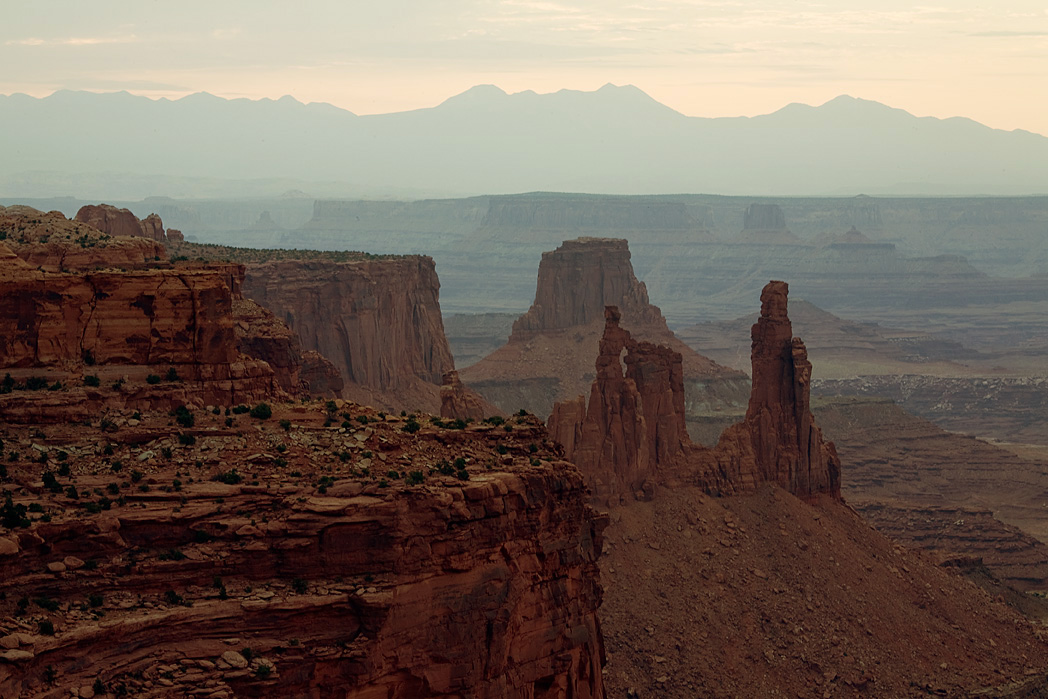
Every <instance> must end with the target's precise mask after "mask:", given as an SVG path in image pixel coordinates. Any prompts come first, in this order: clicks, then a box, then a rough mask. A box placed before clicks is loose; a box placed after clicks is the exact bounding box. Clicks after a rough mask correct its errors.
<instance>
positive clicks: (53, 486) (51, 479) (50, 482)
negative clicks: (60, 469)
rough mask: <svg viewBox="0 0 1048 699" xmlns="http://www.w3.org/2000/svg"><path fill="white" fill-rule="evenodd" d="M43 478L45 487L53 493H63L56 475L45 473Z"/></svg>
mask: <svg viewBox="0 0 1048 699" xmlns="http://www.w3.org/2000/svg"><path fill="white" fill-rule="evenodd" d="M41 478H42V479H43V481H44V487H45V488H47V489H48V490H50V491H51V492H52V493H59V492H61V491H62V485H61V484H60V483H59V482H58V479H57V478H55V474H53V473H51V472H50V471H44V473H43V475H42V476H41Z"/></svg>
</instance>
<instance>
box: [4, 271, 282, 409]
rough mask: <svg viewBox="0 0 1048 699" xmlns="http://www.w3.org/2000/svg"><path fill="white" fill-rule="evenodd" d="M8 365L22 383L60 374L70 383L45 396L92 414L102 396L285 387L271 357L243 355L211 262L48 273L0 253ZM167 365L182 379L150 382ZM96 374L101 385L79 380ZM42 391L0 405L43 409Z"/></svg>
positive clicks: (147, 398)
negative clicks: (264, 359)
mask: <svg viewBox="0 0 1048 699" xmlns="http://www.w3.org/2000/svg"><path fill="white" fill-rule="evenodd" d="M0 254H2V253H0ZM0 369H5V370H8V371H9V372H10V373H11V374H12V375H13V377H14V379H15V380H16V381H21V380H28V379H29V378H31V377H38V376H42V377H44V378H46V379H47V383H48V384H55V383H56V382H57V385H58V386H59V387H61V388H62V389H63V390H62V391H60V392H52V393H53V394H52V395H48V396H45V397H46V398H48V399H49V400H52V401H54V400H58V401H60V402H67V403H69V404H70V405H71V406H79V407H78V410H81V411H84V412H85V414H86V415H88V416H93V415H94V410H95V406H98V405H100V404H113V403H115V404H121V405H123V404H129V405H143V406H144V405H164V404H169V403H171V402H175V403H178V402H185V401H187V400H189V399H190V398H189V396H190V395H192V397H193V399H195V400H201V401H204V402H205V403H220V404H225V405H228V404H230V403H232V402H240V401H247V400H253V399H259V398H264V397H266V396H270V395H273V394H274V392H276V391H277V386H276V385H275V384H274V379H273V371H272V369H270V367H269V366H268V365H267V364H265V363H264V362H262V361H259V360H257V359H254V358H251V357H249V356H245V355H241V354H240V353H238V351H237V342H236V338H235V336H234V332H233V317H232V297H231V295H230V292H229V288H228V287H227V286H226V284H225V282H224V281H223V278H222V274H221V273H220V272H215V271H210V270H206V269H197V270H171V269H142V270H132V271H127V272H118V271H95V272H88V273H82V274H74V273H61V272H46V271H41V270H38V269H34V268H31V267H29V265H27V264H26V263H25V262H24V261H22V260H21V259H18V258H17V257H15V256H14V255H12V254H9V255H7V256H6V257H4V258H3V259H0ZM168 372H173V374H171V376H172V377H174V376H177V379H174V378H172V379H169V380H166V381H164V382H162V384H161V382H155V383H152V382H150V381H147V378H148V376H149V375H155V376H159V377H166V376H167V374H168ZM89 375H90V376H95V377H98V382H97V383H96V384H95V386H90V385H87V386H85V388H83V389H81V388H79V387H80V386H82V385H84V384H85V381H86V379H85V377H87V376H89ZM185 382H190V384H192V388H193V390H192V391H191V393H187V392H186V391H187V389H189V386H188V385H186V383H185ZM116 384H119V385H116ZM38 398H39V396H37V395H36V394H31V393H28V392H27V393H17V392H16V393H14V394H11V393H8V394H6V395H5V396H3V399H2V401H0V411H2V412H3V413H4V414H5V415H6V416H7V417H8V418H9V419H12V418H14V417H15V416H16V415H18V414H22V415H23V416H29V415H35V414H36V413H37V412H38V411H37V410H36V409H35V408H33V407H32V406H33V404H35V403H38V402H39V400H37V399H38ZM41 410H44V411H45V412H47V411H48V410H50V409H49V408H46V407H41ZM38 417H39V416H38ZM56 417H57V416H56Z"/></svg>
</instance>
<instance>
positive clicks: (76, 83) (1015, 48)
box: [0, 0, 1048, 134]
mask: <svg viewBox="0 0 1048 699" xmlns="http://www.w3.org/2000/svg"><path fill="white" fill-rule="evenodd" d="M4 4H5V7H4V9H3V17H2V21H0V93H12V92H26V93H29V94H33V95H37V96H43V95H46V94H50V93H51V92H52V91H54V90H56V89H60V88H72V89H84V90H94V91H112V90H128V91H130V92H134V93H138V94H146V95H150V96H154V97H156V96H167V97H177V96H181V95H184V94H187V93H190V92H197V91H201V90H204V91H207V92H211V93H214V94H217V95H221V96H224V97H243V96H246V97H252V98H257V97H280V96H282V95H284V94H291V95H293V96H294V97H296V98H298V99H300V100H302V101H304V102H310V101H319V102H330V103H332V104H335V105H338V106H340V107H344V108H346V109H349V110H351V111H354V112H356V113H358V114H369V113H377V112H389V111H400V110H405V109H414V108H418V107H428V106H433V105H435V104H437V103H439V102H441V101H443V100H444V99H446V98H447V97H450V96H451V95H453V94H456V93H459V92H462V91H464V90H466V89H467V88H469V87H471V86H473V85H476V84H481V83H493V84H496V85H498V86H500V87H501V88H503V89H504V90H507V91H509V92H517V91H520V90H529V89H530V90H535V91H537V92H552V91H555V90H558V89H561V88H571V89H582V90H593V89H596V88H598V87H600V86H601V85H603V84H604V83H608V82H611V83H615V84H626V83H631V84H634V85H636V86H638V87H640V88H641V89H643V90H644V91H645V92H647V93H648V94H650V95H651V96H652V97H654V98H655V99H657V100H659V101H660V102H663V103H665V104H667V105H669V106H671V107H673V108H675V109H677V110H679V111H681V112H683V113H685V114H689V115H693V116H725V115H739V114H747V115H753V114H761V113H767V112H770V111H774V110H775V109H778V108H779V107H782V106H783V105H785V104H787V103H789V102H805V103H809V104H821V103H822V102H825V101H827V100H829V99H831V98H832V97H834V96H836V95H839V94H851V95H853V96H856V97H865V98H867V99H873V100H877V101H880V102H885V103H887V104H890V105H892V106H895V107H901V108H903V109H906V110H907V111H910V112H913V113H914V114H918V115H922V116H923V115H931V116H940V117H945V116H956V115H960V116H968V117H971V118H973V119H976V120H978V121H981V122H983V123H985V124H988V125H990V126H993V127H997V128H1004V129H1013V128H1024V129H1028V130H1030V131H1036V132H1038V133H1042V134H1048V2H1046V1H1045V0H1039V1H1033V0H1015V1H1012V2H1003V3H994V4H990V3H987V2H976V1H973V0H947V1H946V2H940V3H939V4H935V5H916V6H915V5H914V4H913V3H911V2H899V1H897V0H879V1H878V2H870V1H869V0H862V1H861V2H859V1H858V0H833V1H828V2H822V3H820V2H807V1H805V0H751V1H746V2H734V1H731V0H723V1H722V0H634V1H621V0H592V1H586V2H556V1H551V2H545V1H541V0H410V1H409V0H379V1H376V0H370V1H368V2H357V1H355V0H349V1H335V0H323V1H319V2H318V1H308V0H307V2H296V3H290V2H288V3H284V2H267V1H265V0H207V1H206V2H202V1H198V0H182V1H180V2H166V1H164V0H133V1H127V2H124V1H118V0H95V1H94V2H84V1H83V0H65V1H55V0H33V1H32V2H17V1H15V0H7V1H6V2H5V3H4ZM302 5H304V6H305V9H303V8H302V7H301V6H302Z"/></svg>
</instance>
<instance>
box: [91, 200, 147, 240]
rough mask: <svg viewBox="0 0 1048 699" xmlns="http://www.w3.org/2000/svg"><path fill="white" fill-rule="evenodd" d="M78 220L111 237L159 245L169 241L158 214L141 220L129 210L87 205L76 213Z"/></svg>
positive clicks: (106, 205) (108, 205) (107, 205)
mask: <svg viewBox="0 0 1048 699" xmlns="http://www.w3.org/2000/svg"><path fill="white" fill-rule="evenodd" d="M76 220H77V221H82V222H83V223H86V224H88V225H89V226H92V227H94V228H97V229H98V230H100V231H102V232H103V233H107V234H109V235H114V236H132V237H142V238H148V239H150V240H155V241H157V242H158V243H163V242H165V241H166V240H167V236H166V235H164V223H163V221H161V220H160V217H159V216H157V215H156V214H149V215H148V216H146V217H145V218H144V219H142V220H139V219H138V217H137V216H135V215H134V214H133V213H131V212H130V211H129V210H127V209H118V208H116V207H115V206H111V205H110V204H97V205H96V204H87V205H85V206H81V207H80V210H79V211H77V212H76Z"/></svg>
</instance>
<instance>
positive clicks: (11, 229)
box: [0, 206, 167, 271]
mask: <svg viewBox="0 0 1048 699" xmlns="http://www.w3.org/2000/svg"><path fill="white" fill-rule="evenodd" d="M0 241H2V242H3V243H5V244H6V245H7V246H9V247H10V248H11V250H12V251H13V252H14V253H15V254H16V255H17V256H18V257H20V258H21V259H23V260H25V261H26V262H27V263H28V264H29V266H30V267H42V268H43V269H45V270H47V271H64V270H87V269H100V268H120V269H141V268H143V267H150V266H153V265H155V264H156V262H157V260H167V251H166V250H165V249H164V246H163V245H161V244H160V243H158V242H156V241H153V240H146V239H145V238H125V237H119V238H115V237H113V236H111V235H109V234H106V233H104V232H102V231H99V230H97V229H95V228H94V227H92V226H90V225H88V224H85V223H81V222H79V221H70V220H69V219H67V218H66V217H65V216H63V215H62V213H61V212H58V211H50V212H47V213H44V212H42V211H37V210H36V209H34V208H32V207H29V206H9V207H2V206H0Z"/></svg>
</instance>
